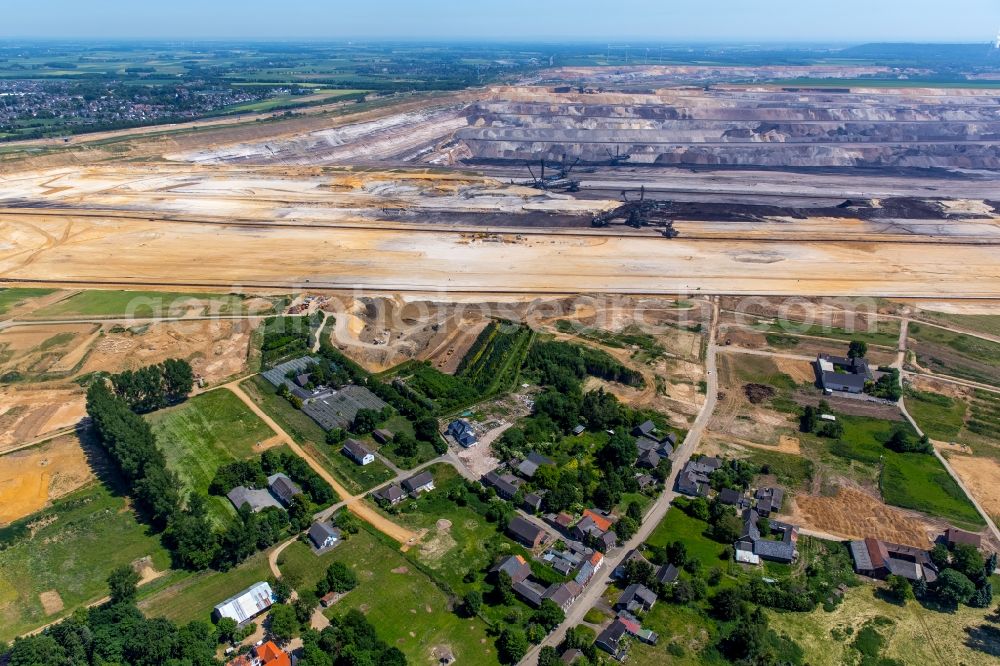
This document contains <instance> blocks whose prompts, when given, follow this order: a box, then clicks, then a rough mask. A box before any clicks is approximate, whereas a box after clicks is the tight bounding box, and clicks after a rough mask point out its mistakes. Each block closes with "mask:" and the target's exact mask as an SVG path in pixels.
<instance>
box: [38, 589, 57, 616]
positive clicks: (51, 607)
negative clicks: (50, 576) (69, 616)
mask: <svg viewBox="0 0 1000 666" xmlns="http://www.w3.org/2000/svg"><path fill="white" fill-rule="evenodd" d="M38 600H39V601H40V602H41V603H42V610H44V611H45V614H46V615H54V614H56V613H58V612H59V611H61V610H62V609H63V600H62V597H60V596H59V593H58V592H57V591H55V590H47V591H45V592H42V593H41V594H39V595H38Z"/></svg>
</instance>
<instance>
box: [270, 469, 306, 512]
mask: <svg viewBox="0 0 1000 666" xmlns="http://www.w3.org/2000/svg"><path fill="white" fill-rule="evenodd" d="M267 486H268V488H270V489H271V494H272V495H274V496H275V497H277V498H278V499H279V500H280V501H281V503H282V504H284V505H285V506H288V505H289V504H291V502H292V498H293V497H295V496H296V495H301V494H302V489H301V488H299V487H298V486H297V485H295V482H294V481H292V480H291V479H289V478H288V477H287V476H286V475H284V474H282V473H281V472H278V473H277V474H272V475H271V476H269V477H267Z"/></svg>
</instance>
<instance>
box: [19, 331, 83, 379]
mask: <svg viewBox="0 0 1000 666" xmlns="http://www.w3.org/2000/svg"><path fill="white" fill-rule="evenodd" d="M99 328H100V327H99V326H95V325H93V324H53V325H42V326H14V327H12V328H8V329H6V330H4V331H3V332H0V374H2V373H7V372H19V373H21V374H23V375H28V376H30V375H37V374H41V373H45V372H56V371H57V368H58V367H59V366H61V365H63V363H62V361H63V359H64V358H65V357H66V356H75V354H74V352H76V351H79V347H80V346H81V345H84V344H87V343H88V342H89V341H90V338H91V337H92V334H93V333H94V331H95V330H97V329H99ZM83 353H86V349H84V350H83V352H82V353H80V354H79V355H78V358H82V355H83ZM77 362H78V361H77ZM73 365H75V363H74V364H73ZM72 367H73V366H70V369H72Z"/></svg>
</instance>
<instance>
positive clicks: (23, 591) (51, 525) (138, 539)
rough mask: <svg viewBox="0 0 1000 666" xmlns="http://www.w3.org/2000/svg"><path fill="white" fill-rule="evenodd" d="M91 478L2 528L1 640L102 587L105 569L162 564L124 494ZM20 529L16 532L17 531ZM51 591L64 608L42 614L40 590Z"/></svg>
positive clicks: (91, 597)
mask: <svg viewBox="0 0 1000 666" xmlns="http://www.w3.org/2000/svg"><path fill="white" fill-rule="evenodd" d="M110 480H111V481H114V482H115V489H114V490H112V489H111V488H109V487H107V486H105V485H104V484H102V483H94V484H91V485H89V486H87V487H85V488H83V489H81V490H78V491H76V492H74V493H72V494H71V495H68V496H67V497H65V498H63V499H61V500H57V501H56V502H55V503H53V505H52V507H51V508H49V509H46V510H44V511H41V512H39V513H37V514H34V515H32V516H29V517H27V518H25V519H24V520H22V521H20V522H19V524H20V525H21V526H26V525H28V524H31V525H33V526H34V529H32V530H27V529H17V528H16V526H15V529H10V528H8V529H7V530H5V532H6V536H7V537H13V538H5V540H4V541H2V542H0V548H2V550H0V641H9V640H12V639H13V638H14V637H15V636H17V635H19V634H22V633H25V632H27V631H30V630H32V629H35V628H37V627H39V626H41V625H43V624H47V623H49V622H52V621H53V620H55V619H58V618H59V617H62V616H64V615H67V614H69V613H71V612H72V611H73V610H74V609H75V608H77V607H79V606H82V605H85V604H88V603H91V602H94V601H97V600H98V599H100V598H101V597H103V596H104V595H105V594H106V593H107V585H106V583H105V580H106V579H107V576H108V574H109V573H111V570H112V569H114V568H115V567H116V566H119V565H122V564H129V563H131V562H133V561H135V560H138V559H140V558H144V557H150V558H151V565H152V566H153V567H154V568H155V569H157V570H165V569H167V568H168V567H169V565H170V555H169V553H167V551H166V550H164V548H163V547H162V546H161V545H160V541H159V539H158V538H157V537H155V536H151V535H149V534H148V529H147V528H146V527H145V526H144V525H140V524H139V523H138V522H137V521H136V518H135V514H134V512H133V510H132V509H131V507H130V505H129V503H128V500H127V499H126V498H125V497H124V496H123V495H122V494H121V489H120V488H119V487H118V485H117V479H110ZM15 535H18V536H15ZM49 591H54V592H55V593H57V594H58V595H59V598H60V599H61V600H62V604H63V606H64V610H63V611H60V612H57V613H54V614H52V615H48V614H46V613H45V611H44V610H43V608H42V604H41V601H40V599H39V595H40V594H41V593H43V592H49Z"/></svg>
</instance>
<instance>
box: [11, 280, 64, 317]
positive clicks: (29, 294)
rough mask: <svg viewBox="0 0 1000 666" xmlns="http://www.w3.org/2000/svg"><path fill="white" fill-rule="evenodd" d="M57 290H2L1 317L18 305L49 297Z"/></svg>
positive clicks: (18, 288)
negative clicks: (33, 299) (30, 300)
mask: <svg viewBox="0 0 1000 666" xmlns="http://www.w3.org/2000/svg"><path fill="white" fill-rule="evenodd" d="M53 291H55V289H30V288H20V287H17V288H13V289H0V315H2V314H6V313H7V311H8V310H10V309H11V308H12V307H14V306H15V305H17V304H18V303H20V302H22V301H26V300H28V299H31V298H38V297H39V296H48V295H49V294H51V293H52V292H53Z"/></svg>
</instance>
